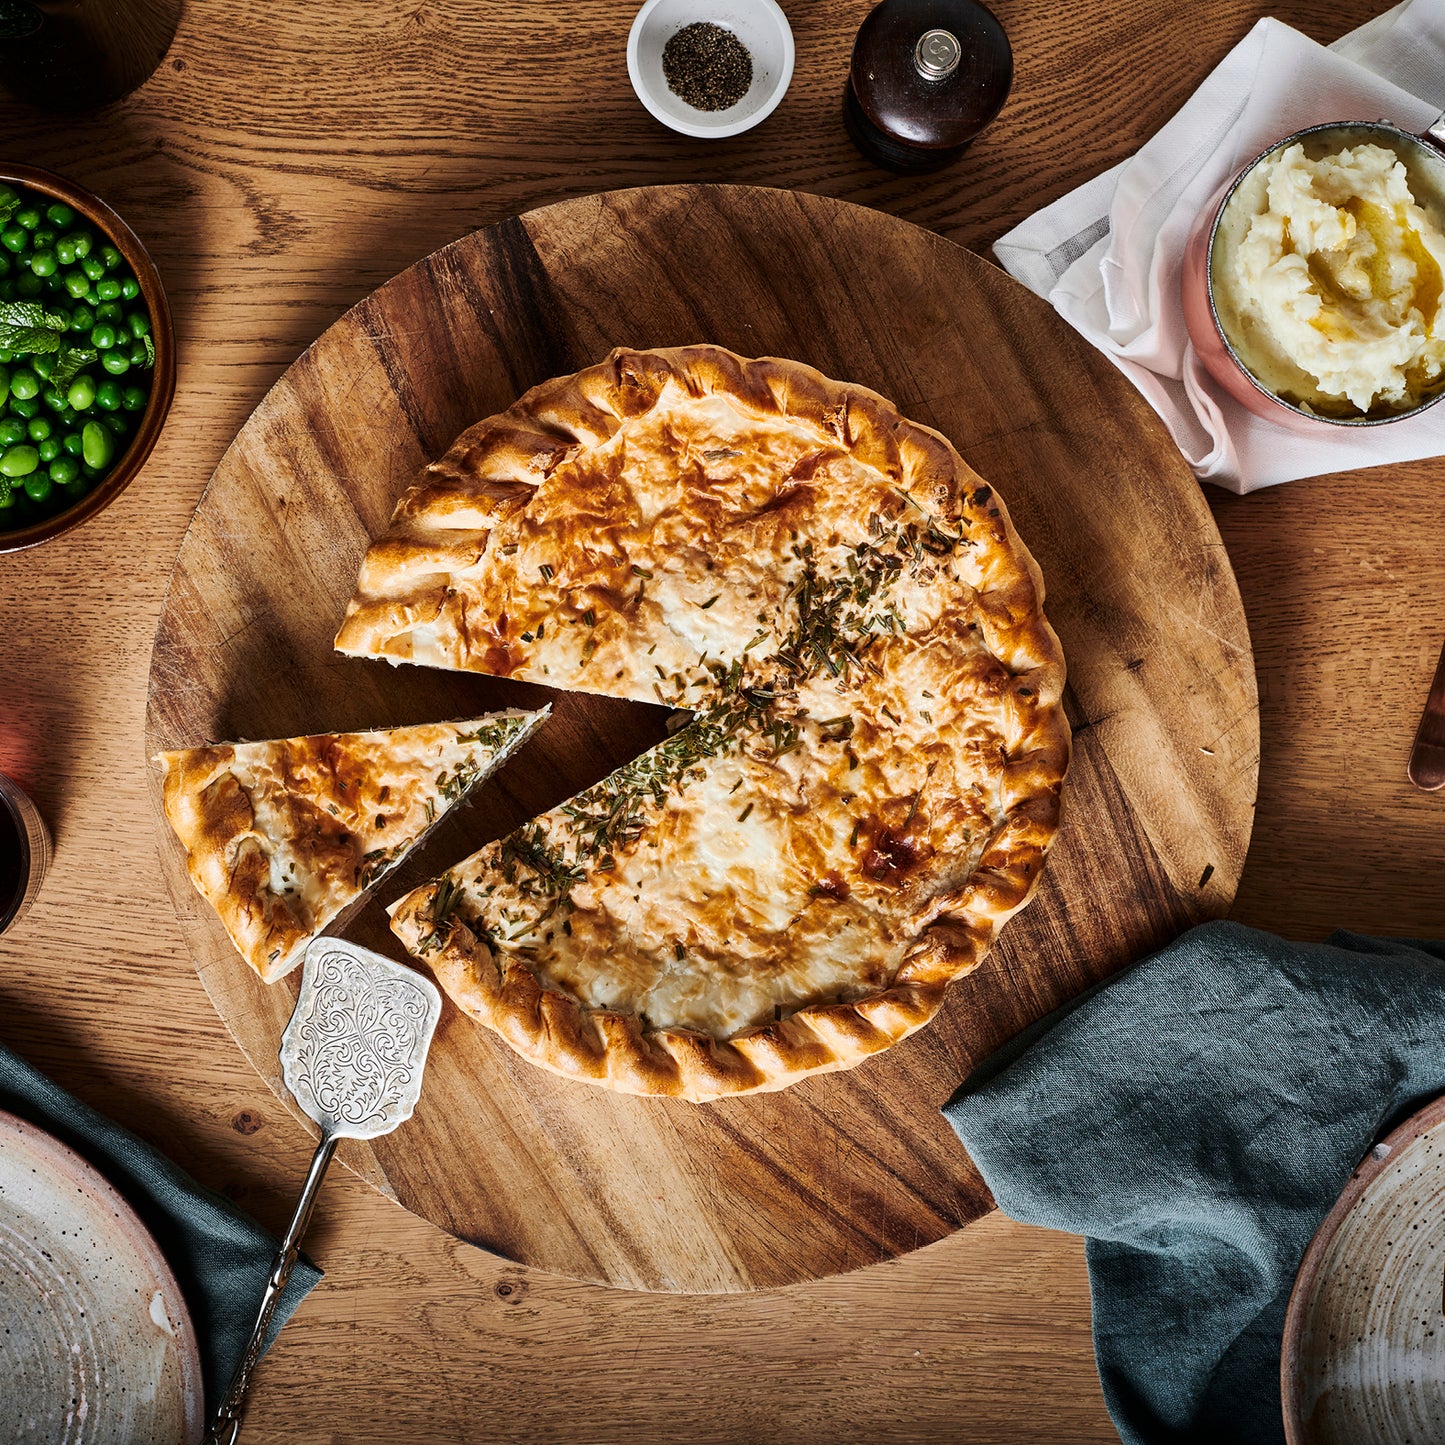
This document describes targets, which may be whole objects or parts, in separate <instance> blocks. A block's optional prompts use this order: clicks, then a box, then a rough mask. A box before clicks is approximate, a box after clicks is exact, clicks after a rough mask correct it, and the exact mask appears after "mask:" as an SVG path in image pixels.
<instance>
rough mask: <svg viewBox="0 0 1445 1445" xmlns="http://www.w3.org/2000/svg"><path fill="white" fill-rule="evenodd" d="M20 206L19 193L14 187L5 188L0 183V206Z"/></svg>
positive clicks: (5, 186)
mask: <svg viewBox="0 0 1445 1445" xmlns="http://www.w3.org/2000/svg"><path fill="white" fill-rule="evenodd" d="M19 204H20V192H19V191H17V190H16V189H15V187H14V186H7V185H5V184H4V183H3V182H0V206H18V205H19Z"/></svg>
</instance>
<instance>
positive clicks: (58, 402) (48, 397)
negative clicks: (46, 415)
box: [40, 386, 65, 411]
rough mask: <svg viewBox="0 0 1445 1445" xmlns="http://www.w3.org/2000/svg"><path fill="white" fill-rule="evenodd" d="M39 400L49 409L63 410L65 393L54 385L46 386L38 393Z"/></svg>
mask: <svg viewBox="0 0 1445 1445" xmlns="http://www.w3.org/2000/svg"><path fill="white" fill-rule="evenodd" d="M40 400H41V401H43V402H44V403H45V405H46V406H48V407H49V408H50V409H51V411H64V410H65V393H64V392H63V391H61V390H60V388H59V387H56V386H47V387H46V388H45V390H44V391H42V392H41V393H40Z"/></svg>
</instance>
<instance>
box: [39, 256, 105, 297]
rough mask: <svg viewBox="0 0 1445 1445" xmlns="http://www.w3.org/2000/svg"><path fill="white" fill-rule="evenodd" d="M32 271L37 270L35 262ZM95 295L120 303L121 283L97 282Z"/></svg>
mask: <svg viewBox="0 0 1445 1445" xmlns="http://www.w3.org/2000/svg"><path fill="white" fill-rule="evenodd" d="M30 269H31V270H32V271H33V270H34V269H35V262H34V261H31V263H30ZM95 294H96V295H97V296H99V297H100V299H101V300H102V301H118V300H120V282H119V281H112V280H105V281H97V282H96V283H95Z"/></svg>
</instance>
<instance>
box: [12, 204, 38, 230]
mask: <svg viewBox="0 0 1445 1445" xmlns="http://www.w3.org/2000/svg"><path fill="white" fill-rule="evenodd" d="M15 224H16V225H17V226H23V227H24V228H25V229H26V230H27V231H33V230H34V229H35V228H36V227H37V226H38V225H39V224H40V210H39V208H38V207H37V206H22V207H21V208H20V209H19V210H18V211H16V212H15Z"/></svg>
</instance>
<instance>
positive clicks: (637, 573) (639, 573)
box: [632, 562, 652, 581]
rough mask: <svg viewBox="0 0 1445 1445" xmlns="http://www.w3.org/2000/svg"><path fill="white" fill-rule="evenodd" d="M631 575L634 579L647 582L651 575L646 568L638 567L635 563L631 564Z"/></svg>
mask: <svg viewBox="0 0 1445 1445" xmlns="http://www.w3.org/2000/svg"><path fill="white" fill-rule="evenodd" d="M632 575H633V576H634V577H644V578H647V579H648V580H649V581H650V580H651V578H652V573H651V572H649V571H648V570H647V568H646V567H639V566H638V565H637V563H636V562H634V563H633V564H632Z"/></svg>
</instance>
